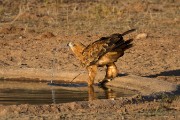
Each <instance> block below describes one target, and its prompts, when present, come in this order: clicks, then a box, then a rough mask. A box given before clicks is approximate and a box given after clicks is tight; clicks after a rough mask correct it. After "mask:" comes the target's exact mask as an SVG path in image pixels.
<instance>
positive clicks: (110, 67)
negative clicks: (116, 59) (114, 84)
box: [100, 63, 118, 85]
mask: <svg viewBox="0 0 180 120" xmlns="http://www.w3.org/2000/svg"><path fill="white" fill-rule="evenodd" d="M106 67H107V69H106V76H105V78H104V79H103V80H102V81H101V82H100V84H101V85H104V84H106V83H107V82H109V81H111V80H112V79H113V78H115V77H116V76H117V75H118V69H117V67H116V65H115V63H110V64H107V65H106Z"/></svg>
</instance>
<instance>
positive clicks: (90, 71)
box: [87, 65, 97, 86]
mask: <svg viewBox="0 0 180 120" xmlns="http://www.w3.org/2000/svg"><path fill="white" fill-rule="evenodd" d="M87 70H88V74H89V80H88V86H91V85H93V84H94V79H95V77H96V74H97V66H96V65H91V66H88V67H87Z"/></svg>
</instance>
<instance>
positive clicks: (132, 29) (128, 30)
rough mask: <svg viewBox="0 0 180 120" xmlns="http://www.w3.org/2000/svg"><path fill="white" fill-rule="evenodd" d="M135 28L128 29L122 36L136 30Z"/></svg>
mask: <svg viewBox="0 0 180 120" xmlns="http://www.w3.org/2000/svg"><path fill="white" fill-rule="evenodd" d="M135 30H136V29H131V30H128V31H126V32H124V33H122V34H121V35H122V36H124V35H127V34H129V33H131V32H134V31H135Z"/></svg>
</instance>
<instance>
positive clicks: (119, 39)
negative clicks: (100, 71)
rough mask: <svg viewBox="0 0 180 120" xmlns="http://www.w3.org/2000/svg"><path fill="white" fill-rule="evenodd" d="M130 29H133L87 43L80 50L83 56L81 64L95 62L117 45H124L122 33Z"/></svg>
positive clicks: (86, 64) (87, 64)
mask: <svg viewBox="0 0 180 120" xmlns="http://www.w3.org/2000/svg"><path fill="white" fill-rule="evenodd" d="M132 31H134V29H133V30H129V31H126V32H124V33H123V34H119V33H116V34H112V35H110V36H108V37H102V38H100V39H99V40H97V41H95V42H93V43H91V44H89V45H88V46H87V47H86V48H85V49H84V50H83V52H82V54H83V56H84V61H83V64H84V65H85V66H89V65H92V64H95V63H96V62H97V61H98V60H99V59H100V58H101V57H102V56H103V55H105V54H106V53H108V52H110V51H112V50H113V49H115V48H117V47H121V46H126V45H125V43H126V42H125V40H124V39H123V35H125V34H128V33H130V32H132ZM122 49H123V48H122Z"/></svg>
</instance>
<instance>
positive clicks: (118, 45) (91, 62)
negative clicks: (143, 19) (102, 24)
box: [68, 29, 135, 86]
mask: <svg viewBox="0 0 180 120" xmlns="http://www.w3.org/2000/svg"><path fill="white" fill-rule="evenodd" d="M133 31H135V29H132V30H128V31H126V32H124V33H122V34H119V33H116V34H112V35H110V36H107V37H102V38H100V39H99V40H97V41H95V42H93V43H91V44H89V45H88V46H87V47H86V46H85V45H83V44H82V43H80V42H70V43H68V46H69V47H70V48H71V50H72V52H73V53H74V54H75V56H76V58H77V59H79V60H80V62H81V63H82V65H83V66H84V67H86V69H87V70H88V73H89V80H88V85H89V86H91V85H93V84H94V79H95V76H96V73H97V67H102V66H105V65H106V67H107V70H106V75H105V78H104V79H103V80H102V81H101V82H100V83H101V84H105V83H106V82H108V81H110V80H112V79H113V78H115V77H116V76H117V75H118V70H117V67H116V65H115V62H116V61H117V60H118V58H120V57H121V56H123V55H124V51H125V50H127V49H128V48H130V47H132V39H129V40H124V39H123V36H124V35H126V34H128V33H130V32H133Z"/></svg>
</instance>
